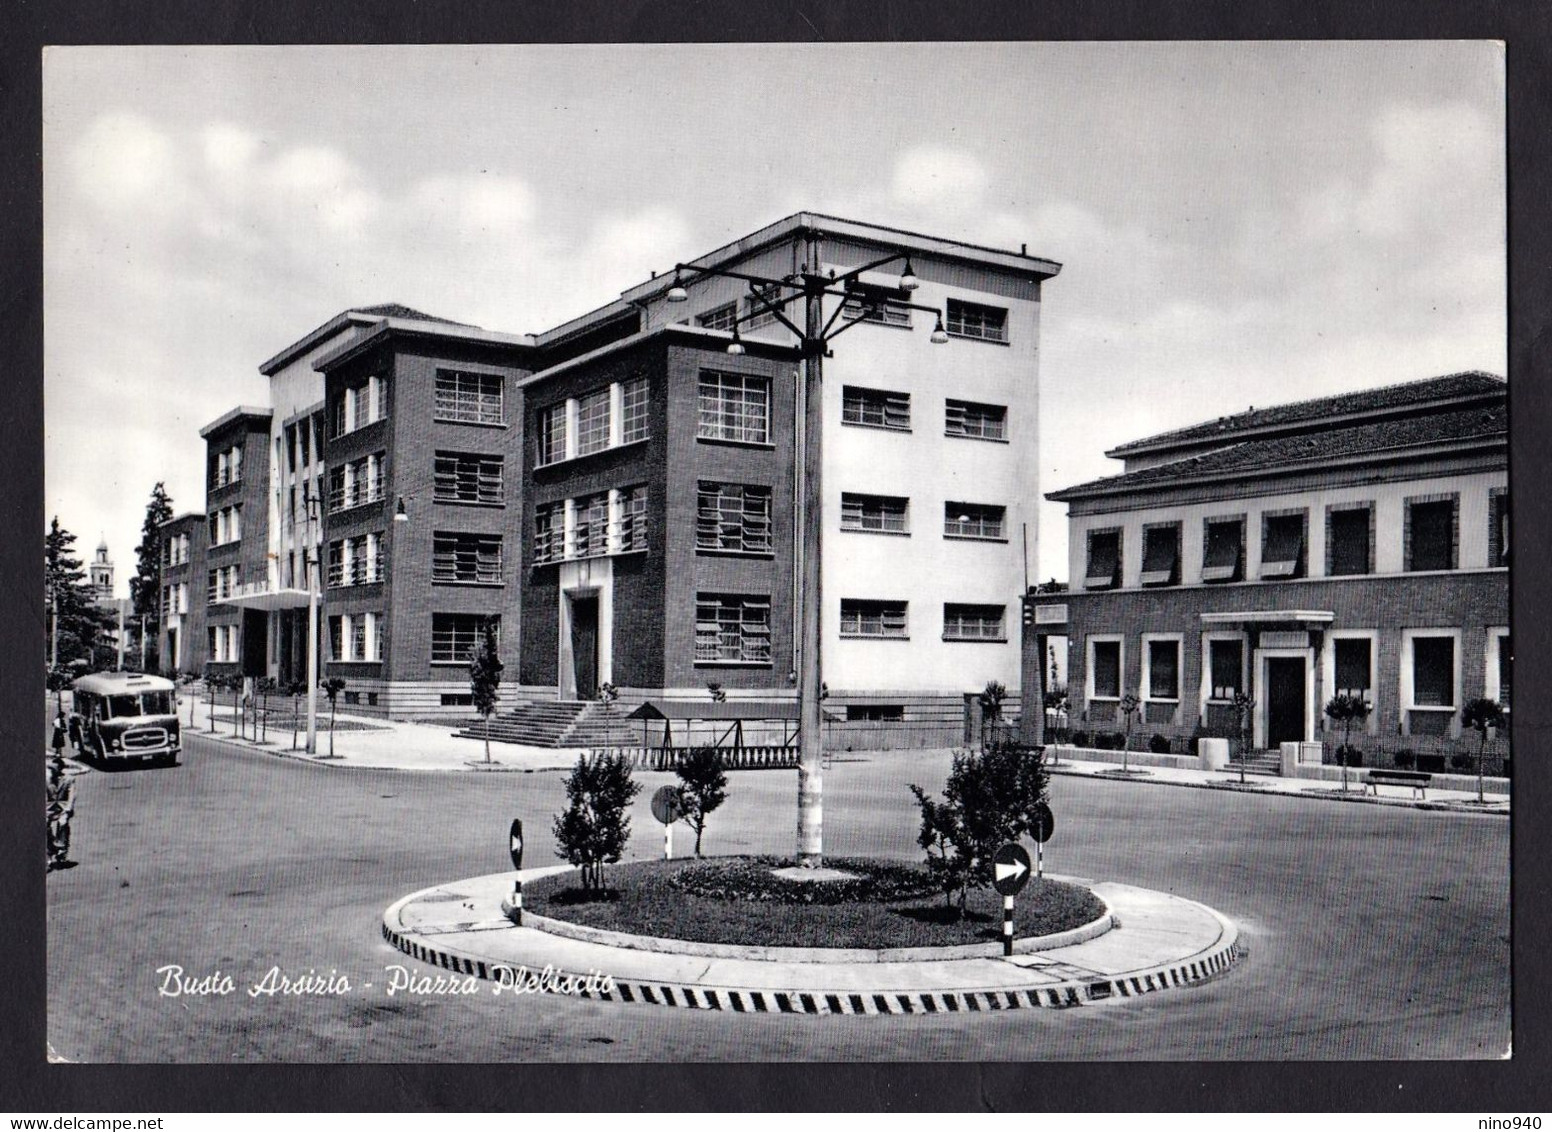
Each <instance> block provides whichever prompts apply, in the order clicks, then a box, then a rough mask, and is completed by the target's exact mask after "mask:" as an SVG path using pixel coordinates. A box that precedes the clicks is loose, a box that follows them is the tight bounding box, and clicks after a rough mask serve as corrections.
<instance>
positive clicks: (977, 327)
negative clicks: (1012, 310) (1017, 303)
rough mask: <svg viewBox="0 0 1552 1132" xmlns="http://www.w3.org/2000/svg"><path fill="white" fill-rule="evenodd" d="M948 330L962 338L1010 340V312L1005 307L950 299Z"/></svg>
mask: <svg viewBox="0 0 1552 1132" xmlns="http://www.w3.org/2000/svg"><path fill="white" fill-rule="evenodd" d="M948 332H949V333H950V334H953V335H955V336H957V337H960V338H980V339H982V340H983V341H986V342H1006V341H1007V340H1008V312H1007V310H1006V308H1004V307H987V306H982V305H981V304H980V303H966V302H961V301H960V300H958V299H950V300H949V301H948Z"/></svg>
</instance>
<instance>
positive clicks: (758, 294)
mask: <svg viewBox="0 0 1552 1132" xmlns="http://www.w3.org/2000/svg"><path fill="white" fill-rule="evenodd" d="M802 238H803V240H804V242H805V245H806V246H805V249H804V257H803V261H802V262H803V266H802V267H801V269H800V270H798V271H796V272H794V273H792V274H790V275H786V276H783V277H782V278H779V279H773V278H768V277H766V276H761V275H753V274H749V273H747V272H741V271H733V270H730V269H728V268H722V267H699V266H695V265H693V264H684V263H679V264H675V265H674V281H673V284H672V286H670V287H669V288H668V289H667V291H665V292H664V293H663V297H664V299H666V300H667V301H668V302H670V303H682V302H685V301H686V300H687V299H688V298H689V293H688V292H687V291H686V289H685V280H686V278H689V279H691V280H693V279H696V278H698V277H700V276H718V277H721V278H726V279H741V280H743V281H744V282H745V283H747V284H748V285H749V302H748V306H749V308H750V309H749V310H748V311H747V313H745V314H744V315H743V316H742V317H739V318H735V319H734V320H733V325H732V330H733V340H732V341H731V342H729V343H728V346H727V352H728V353H729V354H733V355H738V354H742V353H744V342H743V338H742V336H741V335H740V334H739V330H738V328H739V325H740V324H741V323H745V322H748V321H750V320H751V319H754V318H764V317H768V318H771V319H774V320H775V321H776V322H779V323H780V324H781V325H782V326H784V327H786V329H787V330H788V331H789V332H791V334H792V335H793V336H794V337H795V338H796V339H797V342H798V353H799V356H800V357H801V358H802V359H803V378H802V390H801V393H802V400H801V404H802V409H801V412H800V415H799V417H800V424H799V428H801V429H802V433H801V435H802V452H803V463H802V467H800V468H799V469H797V474H798V476H799V482H800V483H801V484H802V485H803V493H802V504H801V507H800V510H799V513H798V520H799V522H798V533H797V535H796V536H795V541H796V542H797V546H798V554H797V559H798V567H797V569H798V571H799V579H798V581H799V585H798V594H799V598H798V600H799V616H798V623H799V626H800V631H799V641H798V647H797V661H798V663H797V672H796V684H797V697H798V828H797V854H796V857H797V861H798V863H799V864H800V865H804V866H807V867H818V866H819V865H821V864H822V863H823V858H824V837H823V829H824V805H823V797H824V793H823V784H822V774H823V767H824V733H823V719H824V715H823V711H822V709H821V706H820V701H821V700H822V699H823V698H824V682H823V681H822V680H821V679H820V666H819V650H820V639H821V638H820V624H821V618H822V615H823V609H824V603H823V598H822V596H821V593H820V582H821V571H820V567H819V552H820V534H821V524H820V511H821V503H822V500H823V498H824V496H823V489H822V487H821V484H820V479H821V473H822V471H823V460H822V457H821V448H820V442H821V434H822V432H823V429H824V409H823V398H822V397H821V395H820V391H821V388H822V382H823V375H824V357H825V355H826V353H828V351H829V344H830V342H831V340H833V339H834V338H836V337H838V336H839V335H841V334H844V333H845V332H846V331H847V330H849V329H850V328H851V327H853V326H856V325H857V324H858V323H860V322H864V321H867V319H866V317H865V316H866V312H863V314H864V317H851V318H848V319H846V320H845V321H842V316H843V314H846V313H847V312H848V310H850V311H851V312H853V314H854V315H855V311H856V303H857V301H858V294H857V290H856V286H857V284H858V283H859V282H860V277H861V276H862V275H863V273H864V272H871V271H874V270H876V269H878V268H881V267H883V266H885V265H886V264H890V263H894V262H897V261H899V260H904V261H905V271H904V273H903V274H902V275H901V276H900V282H899V289H900V290H901V291H902V292H904V293H906V294H910V293H912V292H914V291H915V290H916V289H917V288H918V287H920V285H921V284H920V281H919V280H918V279H917V278H916V272H915V268H914V267H913V265H912V263H911V259H910V256H909V255H908V254H907V253H905V252H891V253H890V254H888V255H886V256H883V257H882V258H880V259H876V260H874V261H872V262H871V263H865V264H863V265H862V266H860V267H854V268H851V269H850V270H847V271H843V272H836V271H833V270H832V271H822V270H821V267H820V264H821V262H822V256H821V245H822V243H823V240H824V237H823V234H822V233H820V232H819V231H817V230H815V229H809V230H807V231H806V232H805V233H804V234H803V237H802ZM826 298H833V299H839V300H840V302H838V303H836V304H835V308H834V310H833V311H832V312H831V314H830V317H829V319H828V320H826V319H825V315H824V300H825V299H826ZM798 300H802V303H803V315H802V316H801V319H799V316H798V315H797V314H796V312H794V313H793V314H792V316H791V317H789V316H788V314H787V313H786V311H787V307H788V305H789V304H792V303H796V302H797V301H798ZM885 301H887V303H888V305H889V306H890V307H891V308H905V309H909V310H920V311H930V312H931V313H932V314H933V315H934V316H936V320H937V321H936V325H935V327H934V329H933V331H932V335H931V338H930V341H931V342H932V343H933V344H934V345H942V344H943V343H945V342H947V341H948V334H947V333H946V332H945V331H944V329H943V311H942V310H941V308H939V307H932V306H925V305H923V304H920V303H913V302H910V301H908V300H906V299H888V300H885ZM799 321H801V323H802V325H801V326H800V325H799V324H798V323H799Z"/></svg>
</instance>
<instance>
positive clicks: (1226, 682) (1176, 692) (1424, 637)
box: [1087, 630, 1513, 710]
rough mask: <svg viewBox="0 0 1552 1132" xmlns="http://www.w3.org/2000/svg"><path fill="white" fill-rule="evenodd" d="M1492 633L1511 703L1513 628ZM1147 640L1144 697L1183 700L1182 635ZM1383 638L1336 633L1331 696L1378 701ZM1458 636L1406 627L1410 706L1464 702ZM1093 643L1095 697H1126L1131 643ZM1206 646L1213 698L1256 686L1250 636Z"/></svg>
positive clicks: (1490, 681)
mask: <svg viewBox="0 0 1552 1132" xmlns="http://www.w3.org/2000/svg"><path fill="white" fill-rule="evenodd" d="M1490 635H1491V637H1492V641H1491V644H1492V647H1491V648H1490V649H1489V650H1488V653H1487V662H1486V663H1487V667H1486V670H1485V672H1484V687H1485V688H1486V690H1487V693H1488V695H1489V696H1490V697H1492V698H1494V699H1496V700H1498V701H1499V702H1500V703H1502V704H1504V705H1505V706H1506V707H1507V706H1508V704H1509V699H1510V687H1511V683H1512V679H1511V670H1512V664H1513V651H1512V648H1511V645H1510V638H1509V633H1508V631H1507V630H1494V631H1492V633H1491V634H1490ZM1140 643H1141V646H1142V679H1141V698H1142V699H1144V700H1159V701H1165V702H1170V701H1178V700H1179V699H1180V649H1181V639H1180V638H1179V637H1172V636H1149V635H1146V634H1145V635H1144V636H1143V637H1142V638H1141V642H1140ZM1377 643H1378V634H1377V633H1375V632H1364V633H1351V634H1349V635H1344V636H1337V635H1333V637H1332V639H1331V641H1330V672H1331V676H1330V678H1331V687H1330V689H1329V690H1328V691H1327V693H1326V695H1327V696H1328V697H1329V696H1335V695H1350V696H1357V697H1358V698H1360V699H1362V700H1364V701H1366V702H1369V703H1372V702H1373V700H1374V683H1375V680H1374V677H1375V651H1376V648H1377ZM1458 643H1459V642H1458V638H1457V635H1456V634H1455V633H1453V632H1446V631H1438V632H1434V631H1430V630H1409V631H1407V632H1406V633H1405V634H1404V641H1403V647H1402V648H1401V650H1400V654H1401V663H1402V666H1403V668H1402V681H1403V687H1404V688H1405V689H1407V693H1406V694H1404V695H1403V696H1402V697H1401V700H1400V702H1401V704H1402V707H1403V708H1405V709H1409V710H1411V709H1432V708H1438V709H1446V708H1447V709H1455V708H1457V707H1458V706H1459V704H1457V702H1456V700H1457V695H1456V673H1457V658H1456V655H1455V654H1456V649H1457V647H1458ZM1087 648H1088V653H1087V661H1088V665H1087V666H1088V681H1087V698H1088V699H1089V700H1118V699H1120V698H1121V696H1122V695H1123V694H1125V691H1126V689H1125V688H1124V686H1123V682H1122V672H1123V671H1124V660H1125V645H1124V642H1123V641H1122V640H1121V639H1119V638H1115V637H1090V638H1089V639H1088V643H1087ZM1204 649H1205V654H1206V659H1205V664H1204V668H1203V678H1204V679H1205V680H1206V682H1207V683H1206V688H1205V689H1204V690H1205V691H1206V693H1207V695H1206V697H1205V699H1206V701H1207V702H1208V703H1228V702H1229V701H1231V700H1232V699H1233V698H1234V696H1235V695H1236V694H1238V693H1241V692H1246V691H1248V688H1249V671H1248V669H1247V666H1246V658H1247V657H1246V652H1247V650H1246V642H1245V639H1244V638H1243V637H1222V636H1218V637H1208V638H1207V639H1206V640H1205V641H1204ZM1495 693H1496V694H1495Z"/></svg>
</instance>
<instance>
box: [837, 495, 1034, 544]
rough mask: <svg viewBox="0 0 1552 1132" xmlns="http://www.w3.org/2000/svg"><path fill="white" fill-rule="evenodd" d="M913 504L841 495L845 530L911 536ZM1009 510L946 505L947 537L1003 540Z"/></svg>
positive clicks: (893, 498)
mask: <svg viewBox="0 0 1552 1132" xmlns="http://www.w3.org/2000/svg"><path fill="white" fill-rule="evenodd" d="M910 509H911V501H910V499H909V498H907V497H905V496H897V495H862V494H859V493H856V492H849V491H845V492H842V493H841V529H842V530H843V531H864V532H876V533H883V534H910V532H911V526H910ZM1006 517H1007V508H1005V507H1003V506H1001V505H999V504H995V503H965V502H961V501H956V500H952V499H951V500H948V501H947V502H945V503H944V504H943V533H944V535H945V536H948V537H950V538H971V539H993V540H1001V539H1005V538H1006V537H1007V534H1006V526H1007V523H1006Z"/></svg>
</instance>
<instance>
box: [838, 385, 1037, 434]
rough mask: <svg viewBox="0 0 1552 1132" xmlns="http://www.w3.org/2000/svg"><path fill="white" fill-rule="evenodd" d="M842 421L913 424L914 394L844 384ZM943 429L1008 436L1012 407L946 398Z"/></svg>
mask: <svg viewBox="0 0 1552 1132" xmlns="http://www.w3.org/2000/svg"><path fill="white" fill-rule="evenodd" d="M841 423H842V424H849V425H863V426H866V427H868V428H887V429H895V430H897V431H900V432H908V431H910V428H911V395H910V394H909V393H900V392H896V391H894V390H889V389H868V388H864V387H863V386H860V385H845V386H842V387H841ZM943 433H944V435H945V436H960V437H967V438H970V439H974V440H1006V439H1007V438H1008V408H1007V406H1006V405H987V404H982V403H981V402H978V401H957V400H955V399H953V398H946V399H945V400H944V402H943Z"/></svg>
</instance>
